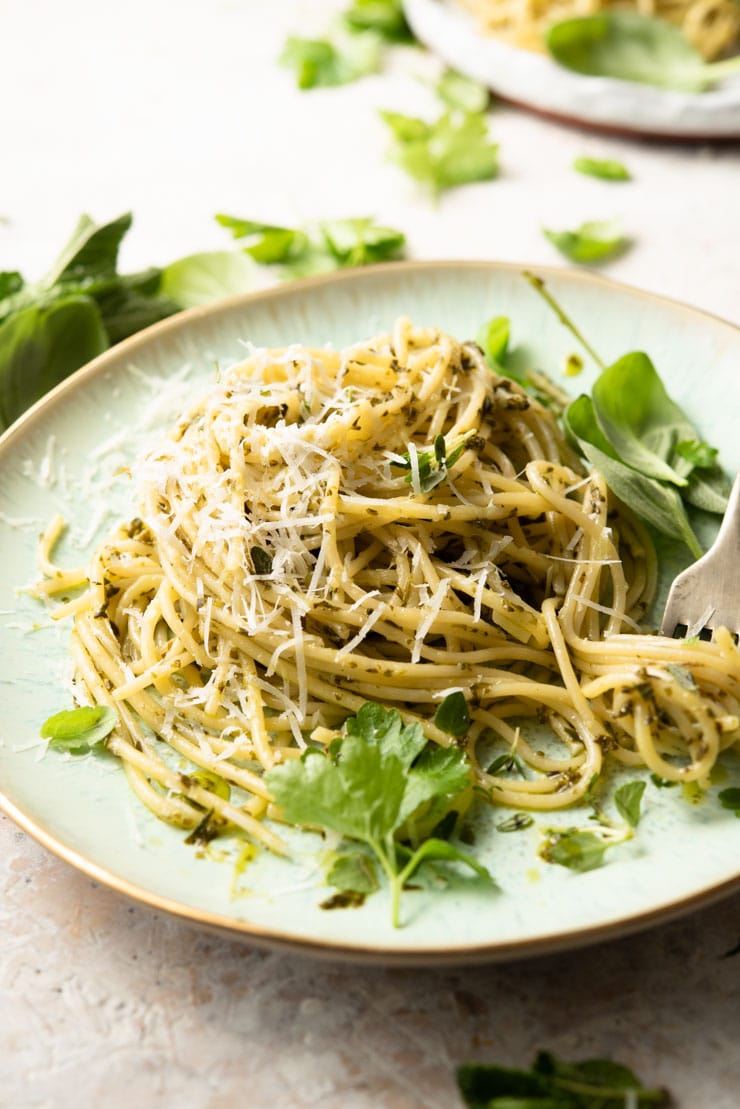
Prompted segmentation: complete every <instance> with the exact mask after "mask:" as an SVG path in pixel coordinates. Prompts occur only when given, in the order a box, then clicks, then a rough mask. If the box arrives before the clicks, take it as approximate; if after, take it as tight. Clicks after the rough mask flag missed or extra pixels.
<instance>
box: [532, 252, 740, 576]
mask: <svg viewBox="0 0 740 1109" xmlns="http://www.w3.org/2000/svg"><path fill="white" fill-rule="evenodd" d="M523 276H524V277H525V279H526V280H527V281H529V283H530V284H531V285H532V287H533V288H534V289H535V291H536V292H537V293H538V294H539V295H540V296H542V297H543V299H544V300H545V301H546V303H547V304H548V305H549V306H550V307H551V308H552V309H553V311H554V312H555V313H556V315H557V316H558V318H559V319H560V321H561V322H562V323H563V324H564V326H565V327H567V328H568V329H569V330H570V331H571V333H572V334H573V335H574V336H575V338H576V339H577V340H578V341H579V343H581V345H582V346H583V347H584V348H585V350H586V351H587V352H588V353H589V354H590V355H591V357H592V358H593V359H594V361H595V362H596V364H597V365H599V366H601V367H602V373H601V374H600V376H599V377H598V378H597V380H596V382H595V384H594V387H593V390H592V395H591V396H590V397H589V396H587V395H585V394H582V395H581V396H579V397H577V398H576V399H575V400H574V401H571V403H570V404H569V405H568V406H567V408H566V409H565V411H564V413H563V426H564V429H565V432H566V435H567V436H568V438H569V439H570V440H571V442H572V443H573V445H574V446H575V447H577V449H578V450H580V452H581V454H582V455H583V456H584V457H585V458H586V459H587V460H588V461H589V462H590V463H591V465H592V466H593V467H594V469H596V470H598V472H599V473H600V474H601V475H602V477H603V478H604V479H605V481H606V483H607V485H608V486H609V487H610V489H612V490H613V492H615V493H616V494H617V496H618V497H619V498H620V499H621V500H623V501H625V502H626V503H627V504H629V505H630V506H631V507H632V508H633V509H634V511H635V512H636V513H637V514H638V515H639V516H641V517H642V519H643V520H645V521H647V522H648V523H649V524H652V526H653V527H654V528H656V529H657V530H658V531H660V532H662V533H663V534H664V535H668V536H671V537H672V538H674V539H678V540H680V541H681V542H683V543H685V544H686V545H687V547H688V548H689V550H690V551H691V553H692V554H693V555H694V557H695V558H699V557H700V556H701V554H702V553H703V552H702V548H701V544H700V543H699V540H698V538H697V536H696V535H695V534H694V531H693V529H692V527H691V523H690V521H689V518H688V516H687V514H686V509H685V507H684V503H683V502H684V501H685V502H686V503H688V504H691V505H694V506H696V507H697V508H702V509H704V510H705V511H713V512H716V513H722V512H724V510H725V508H726V506H727V497H728V494H729V489H730V483H729V481H728V479H727V476H726V474H725V473H724V472H723V470H722V469H721V467H720V466H719V464H718V463H717V462H716V459H715V456H714V455H713V448H711V447H708V446H707V445H706V444H704V443H703V441H702V439H701V437H700V435H699V433H698V431H697V429H696V428H695V427H694V426H693V424H692V423H691V421H690V420H689V419H688V417H687V416H686V415H685V413H684V412H683V411H682V410H681V408H679V406H678V405H677V404H676V403H675V402H674V401H673V400H672V399H671V398H670V397H669V396H668V393H667V392H666V390H665V387H664V386H663V383H662V381H661V380H660V377H659V376H658V373H657V371H656V370H655V368H654V366H653V365H652V363H651V361H650V359H649V358H648V356H647V355H646V354H643V353H642V352H640V351H636V352H632V353H630V354H626V355H624V356H623V357H622V358H620V359H618V360H617V361H616V362H615V363H614V364H613V365H611V366H604V363H603V361H602V360H601V358H600V357H599V355H598V354H597V353H596V351H595V350H594V349H593V348H592V347H591V346H590V344H589V343H588V341H587V340H586V339H585V337H584V336H583V335H582V334H581V332H580V331H579V330H578V328H577V327H576V326H575V324H574V323H573V321H572V320H571V319H570V318H569V317H568V316H567V315H566V313H565V312H564V311H563V309H562V308H561V306H560V305H559V304H558V302H557V301H556V300H555V298H554V297H553V296H552V294H551V293H550V292H549V291H548V290H547V288H546V286H545V283H544V282H543V281H542V279H541V278H539V277H537V276H536V275H535V274H532V273H528V272H525V273H524V275H523ZM689 443H690V444H691V445H692V446H691V449H689V448H688V447H687V446H683V447H682V449H681V450H680V451H679V450H678V447H679V445H682V444H689ZM697 461H698V462H700V463H702V464H703V463H706V469H704V468H702V467H699V468H696V462H697Z"/></svg>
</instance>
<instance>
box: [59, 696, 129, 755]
mask: <svg viewBox="0 0 740 1109" xmlns="http://www.w3.org/2000/svg"><path fill="white" fill-rule="evenodd" d="M117 723H118V713H117V712H116V710H115V709H112V708H111V707H110V706H109V705H95V706H92V705H86V706H84V707H83V708H78V709H66V710H64V711H63V712H57V713H55V714H54V715H53V716H50V717H49V719H48V720H45V721H44V723H43V724H42V725H41V737H42V739H48V740H49V743H50V746H51V747H57V748H59V749H60V750H63V751H79V750H82V749H83V748H90V747H93V746H94V745H95V744H96V743H100V741H101V740H103V739H105V737H106V736H107V735H110V733H111V732H112V731H113V729H114V728H115V726H116V724H117Z"/></svg>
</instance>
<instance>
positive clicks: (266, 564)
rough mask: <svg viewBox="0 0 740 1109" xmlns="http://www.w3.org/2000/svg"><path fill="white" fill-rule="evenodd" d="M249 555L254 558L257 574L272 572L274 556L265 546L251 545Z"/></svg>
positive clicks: (253, 563) (253, 562)
mask: <svg viewBox="0 0 740 1109" xmlns="http://www.w3.org/2000/svg"><path fill="white" fill-rule="evenodd" d="M249 555H250V558H251V559H252V565H253V566H254V572H255V574H271V573H272V557H271V555H270V553H269V551H266V550H265V549H264V547H250V548H249Z"/></svg>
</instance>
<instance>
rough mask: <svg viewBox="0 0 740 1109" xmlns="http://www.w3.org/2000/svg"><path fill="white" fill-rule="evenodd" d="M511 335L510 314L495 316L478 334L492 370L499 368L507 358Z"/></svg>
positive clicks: (480, 344)
mask: <svg viewBox="0 0 740 1109" xmlns="http://www.w3.org/2000/svg"><path fill="white" fill-rule="evenodd" d="M510 336H511V323H510V321H509V317H508V316H494V317H493V318H492V319H490V320H488V322H487V323H484V324H483V326H482V327H481V329H480V331H479V332H478V334H477V335H476V342H477V343H478V346H479V347H480V348H481V350H482V351H483V354H484V355H485V359H486V362H487V363H488V365H489V366H490V367H491V369H492V370H499V369H500V368H501V366H502V365H503V361H504V359H505V358H506V353H507V351H508V349H509V339H510Z"/></svg>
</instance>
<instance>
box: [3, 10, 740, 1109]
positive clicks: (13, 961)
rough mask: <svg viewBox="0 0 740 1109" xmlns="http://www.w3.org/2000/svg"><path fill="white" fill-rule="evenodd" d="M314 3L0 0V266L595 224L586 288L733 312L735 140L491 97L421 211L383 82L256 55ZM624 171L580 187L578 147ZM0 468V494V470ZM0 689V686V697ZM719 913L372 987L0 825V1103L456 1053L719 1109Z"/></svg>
mask: <svg viewBox="0 0 740 1109" xmlns="http://www.w3.org/2000/svg"><path fill="white" fill-rule="evenodd" d="M341 6H342V4H341V3H335V2H334V0H330V2H329V0H327V2H324V3H319V2H318V0H314V2H313V3H311V2H309V0H302V2H301V0H271V2H270V3H269V4H267V3H263V2H260V0H241V2H238V0H215V2H214V0H211V2H208V0H180V2H179V3H174V2H166V0H159V2H154V0H149V2H148V3H147V2H145V0H131V2H130V3H127V4H125V5H122V4H112V3H105V2H101V0H69V2H67V3H65V4H53V3H52V2H51V0H0V18H1V21H2V33H1V34H0V111H1V112H2V128H1V130H0V134H1V135H2V155H3V156H2V165H3V174H2V180H1V182H0V216H2V217H4V218H5V219H7V220H8V222H7V223H4V224H0V268H1V269H13V268H21V269H22V270H24V272H26V273H27V274H28V275H29V276H30V277H33V276H36V275H37V274H39V273H40V272H42V271H43V270H44V268H45V267H46V266H47V265H48V264H49V262H50V261H51V257H52V255H53V254H54V252H55V250H56V249H57V247H58V246H61V244H62V242H63V241H64V239H65V237H66V236H67V234H68V233H69V231H70V230H71V227H72V225H73V224H74V222H75V220H76V218H77V215H78V214H79V213H80V212H81V211H83V210H88V211H90V212H91V213H92V214H93V215H95V216H97V217H99V218H105V217H108V216H112V215H115V214H118V213H119V212H120V211H123V210H125V209H127V208H132V209H133V210H134V212H135V215H136V223H135V227H134V230H133V232H132V234H131V235H130V237H129V241H128V242H127V244H126V247H125V254H124V264H125V265H126V266H127V267H130V268H134V267H136V266H140V265H142V266H143V265H146V264H148V263H152V262H165V261H167V260H169V259H171V258H173V257H176V256H179V255H181V254H185V253H188V252H191V251H195V250H199V249H207V248H212V247H216V248H217V247H219V246H226V245H227V239H226V236H225V233H224V232H222V231H221V230H220V229H218V228H217V227H216V226H215V224H213V223H212V219H211V217H212V214H213V213H214V212H215V211H219V210H221V211H233V212H235V213H236V214H243V215H244V216H247V217H254V218H265V219H268V220H273V221H275V222H285V223H290V222H292V221H295V220H301V219H312V218H321V217H327V218H329V217H333V216H344V215H360V214H365V213H374V214H375V215H376V216H377V217H378V218H379V219H381V220H382V221H383V222H387V223H390V224H392V225H396V226H398V227H401V228H403V229H404V230H405V231H406V232H407V234H408V236H409V245H410V252H411V253H412V255H414V256H416V257H419V258H433V257H448V258H450V257H477V258H500V259H504V260H514V261H526V262H527V263H529V264H533V265H534V264H544V263H550V262H557V260H558V259H557V256H556V255H554V253H553V250H552V248H551V246H550V245H549V244H548V243H547V242H546V241H545V240H544V238H543V237H542V234H541V226H542V225H543V224H544V225H546V226H554V227H566V226H572V225H574V224H577V223H580V222H581V221H582V220H583V219H590V218H596V219H597V218H602V217H603V218H606V217H611V216H620V217H621V218H622V220H623V223H624V226H625V230H626V231H627V232H628V233H629V234H630V235H631V237H632V238H633V239H634V246H633V248H632V250H631V251H629V252H628V253H627V254H625V255H624V256H623V257H622V258H621V259H619V260H618V261H616V262H615V263H614V264H612V265H611V266H610V267H609V269H608V273H609V274H610V275H611V276H614V277H616V278H618V279H620V280H623V281H627V282H631V283H633V284H635V285H638V286H641V287H643V288H648V289H651V290H654V291H657V292H662V293H666V294H668V295H671V296H675V297H678V298H680V299H683V300H686V301H690V302H692V303H694V304H696V305H698V306H700V307H703V308H705V309H708V310H709V311H713V312H716V313H717V314H719V315H723V316H725V317H727V318H729V319H732V320H734V321H735V322H736V323H740V309H739V308H738V297H739V294H740V206H738V204H737V196H738V191H739V189H740V148H739V147H738V146H737V145H734V146H732V145H730V146H725V147H721V148H720V147H715V148H708V147H703V146H702V145H700V144H694V145H692V146H687V147H681V146H679V145H670V144H669V145H657V144H651V143H641V142H627V141H622V140H618V139H612V138H610V139H606V138H599V137H598V136H595V135H593V134H588V133H585V132H580V131H578V130H576V129H568V128H565V127H560V126H555V125H553V124H550V123H545V122H542V121H540V120H538V119H536V118H534V117H531V116H528V115H525V114H523V113H521V112H518V111H514V110H512V109H506V108H503V107H499V108H497V109H495V111H494V113H493V115H492V131H493V134H494V136H495V138H496V139H497V141H499V142H500V143H501V176H500V178H499V179H498V180H497V181H495V182H491V183H488V184H485V185H479V186H471V187H469V188H465V189H460V190H458V191H457V192H455V193H453V194H450V195H449V196H446V197H443V198H442V200H441V202H440V203H439V204H438V205H436V206H434V205H432V204H431V203H430V202H429V201H428V200H427V199H426V198H425V197H424V196H423V195H421V194H420V193H419V192H418V191H417V189H416V188H415V186H414V185H413V184H412V183H410V182H409V181H408V179H406V178H405V177H403V176H402V174H401V173H400V172H399V171H398V170H397V169H396V168H394V167H393V166H391V165H389V164H388V163H387V162H385V161H384V151H385V149H386V136H385V134H384V131H383V128H382V125H381V124H380V123H379V121H378V120H377V117H376V115H375V109H376V108H378V107H388V108H393V109H397V110H400V111H410V112H417V111H418V112H425V111H427V110H431V109H432V106H433V101H432V99H431V94H430V93H429V92H428V90H427V89H425V88H424V87H423V86H422V85H420V84H419V83H418V81H416V80H415V78H414V74H418V73H427V74H428V73H430V71H431V70H430V66H429V62H428V60H426V59H425V58H424V57H423V56H422V55H417V54H415V53H414V52H399V53H397V54H396V55H395V56H394V58H393V60H392V63H391V66H390V70H389V72H388V73H386V74H384V75H382V76H379V77H373V78H368V79H366V80H365V81H363V82H361V83H358V84H356V85H353V86H349V87H347V88H345V89H341V90H327V91H317V92H314V93H306V94H300V93H298V92H297V91H296V90H295V89H294V87H293V85H292V81H291V78H290V76H289V75H288V74H287V73H285V72H284V71H283V70H281V69H279V68H278V67H277V65H276V64H275V57H276V54H277V53H278V52H279V49H280V46H281V43H282V41H283V39H284V37H285V34H286V32H287V31H288V30H295V31H297V32H298V33H306V34H309V33H312V32H318V31H320V30H321V29H322V28H323V26H324V24H325V22H326V20H327V18H328V16H329V14H330V13H331V12H332V11H333V10H336V9H337V8H338V7H341ZM581 154H590V155H593V156H607V157H614V158H620V159H622V160H624V161H625V162H627V163H628V165H629V166H630V168H631V169H632V171H633V174H634V177H635V180H634V182H633V183H631V184H630V185H627V186H610V185H607V184H604V183H603V182H599V181H595V180H590V179H588V178H584V177H579V176H578V175H576V174H574V173H573V172H572V171H571V169H570V165H571V163H572V160H573V158H574V157H576V156H577V155H581ZM0 478H1V475H0ZM0 697H1V693H0ZM738 941H740V898H738V897H734V898H732V899H730V900H728V901H726V902H724V903H723V904H721V905H718V906H715V907H714V908H710V909H707V910H705V911H703V912H701V913H695V914H693V915H692V916H689V917H687V918H686V919H685V920H684V921H682V922H677V923H673V924H669V925H665V926H663V927H660V928H657V929H654V930H652V931H650V932H647V933H645V934H643V935H641V936H636V937H632V938H630V939H626V940H621V941H616V942H612V943H610V944H607V945H603V946H600V947H595V948H590V949H588V950H586V951H584V952H581V953H573V954H568V955H560V956H557V957H550V958H546V959H541V960H538V961H533V962H528V963H518V964H512V965H510V966H504V967H492V968H477V969H456V970H445V969H441V970H438V971H430V970H383V969H381V968H357V969H354V968H351V967H348V966H339V965H332V964H329V963H312V962H309V961H307V960H304V959H300V958H296V957H289V956H285V955H275V954H265V953H263V952H257V951H254V950H251V949H250V948H249V947H247V946H244V945H241V944H239V943H237V942H234V941H230V940H228V939H223V938H221V937H218V936H213V935H209V934H205V933H199V932H197V931H195V930H194V929H191V928H190V927H188V926H186V925H184V924H181V923H180V922H178V921H176V920H172V919H168V918H165V917H163V916H160V915H158V914H156V913H154V912H152V911H150V910H147V909H144V908H140V907H138V906H135V905H131V904H129V903H128V902H127V901H125V900H124V899H123V898H121V897H119V896H117V895H115V894H113V893H110V892H109V891H107V890H105V889H103V888H101V887H99V886H97V885H96V884H95V883H93V882H91V881H90V880H89V879H88V878H85V877H83V876H81V875H79V874H77V873H76V872H74V871H72V870H70V869H69V868H68V867H66V866H65V865H64V864H62V863H61V862H59V861H58V860H57V859H55V858H54V857H52V856H51V855H49V854H47V853H46V852H45V851H44V850H42V849H41V848H40V847H38V846H37V845H36V844H35V843H33V842H32V841H30V840H28V839H27V838H26V837H25V836H24V835H23V833H21V832H19V831H18V830H17V829H16V828H15V827H14V826H13V824H12V823H11V822H10V821H9V820H7V819H6V818H3V817H0V1106H2V1107H3V1109H26V1107H34V1109H36V1107H40V1109H46V1107H49V1109H57V1107H61V1109H66V1107H67V1106H70V1107H72V1106H74V1107H75V1109H88V1107H90V1109H97V1107H98V1106H104V1107H107V1106H112V1107H115V1106H119V1105H136V1106H141V1107H143V1109H149V1107H155V1109H159V1107H167V1109H168V1107H170V1106H177V1107H187V1109H200V1107H203V1109H206V1107H207V1109H227V1107H231V1106H234V1105H242V1104H244V1105H249V1106H251V1107H254V1109H263V1107H264V1109H271V1107H273V1106H277V1107H283V1106H285V1107H293V1106H296V1107H301V1106H308V1105H314V1106H321V1107H322V1109H323V1107H326V1109H370V1107H372V1109H375V1107H389V1109H417V1107H419V1109H427V1107H428V1109H446V1107H447V1106H450V1107H454V1106H456V1105H458V1104H459V1101H458V1098H457V1096H456V1093H455V1088H454V1080H453V1073H454V1065H455V1063H457V1062H459V1061H461V1060H463V1059H469V1058H481V1059H484V1058H487V1059H497V1060H499V1061H501V1062H505V1063H509V1064H512V1065H516V1064H521V1063H525V1062H528V1061H529V1059H530V1058H531V1056H532V1055H533V1054H534V1052H535V1050H536V1049H538V1048H541V1047H543V1048H548V1049H551V1050H553V1051H556V1052H560V1053H562V1054H563V1055H565V1056H566V1057H567V1056H572V1057H584V1056H587V1055H590V1054H607V1053H608V1054H611V1055H613V1056H614V1057H616V1058H619V1059H621V1060H623V1061H625V1062H627V1063H629V1064H630V1065H632V1066H633V1067H634V1068H635V1069H636V1070H637V1071H638V1073H639V1074H641V1075H642V1076H643V1077H644V1078H645V1079H646V1080H649V1081H651V1082H653V1081H654V1082H659V1083H660V1082H662V1083H665V1084H666V1085H668V1086H669V1087H670V1088H671V1089H672V1091H673V1093H674V1097H675V1102H676V1104H677V1105H678V1106H680V1107H681V1109H705V1107H706V1109H734V1106H736V1105H737V1101H738V1096H737V1090H738V1074H739V1073H740V1059H739V1057H738V1047H737V1029H738V1027H739V1026H740V955H736V956H734V957H732V956H728V955H727V953H728V952H729V951H731V950H732V949H733V948H734V947H735V946H736V945H737V944H738Z"/></svg>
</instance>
